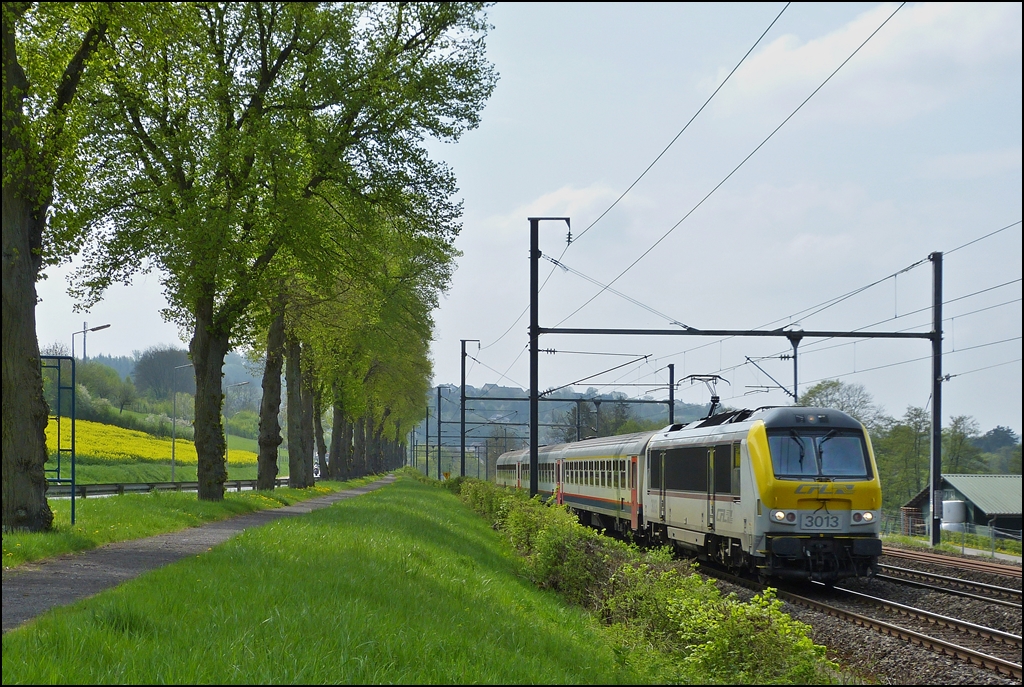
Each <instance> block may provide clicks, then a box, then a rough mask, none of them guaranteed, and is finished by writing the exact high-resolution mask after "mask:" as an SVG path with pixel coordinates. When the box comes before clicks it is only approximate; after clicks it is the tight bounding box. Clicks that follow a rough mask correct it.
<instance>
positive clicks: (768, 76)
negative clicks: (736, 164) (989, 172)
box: [702, 3, 1021, 122]
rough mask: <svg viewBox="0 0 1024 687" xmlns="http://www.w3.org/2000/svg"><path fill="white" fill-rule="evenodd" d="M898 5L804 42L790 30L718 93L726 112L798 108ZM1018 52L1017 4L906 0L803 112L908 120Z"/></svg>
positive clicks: (877, 9) (709, 85)
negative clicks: (913, 0) (910, 1)
mask: <svg viewBox="0 0 1024 687" xmlns="http://www.w3.org/2000/svg"><path fill="white" fill-rule="evenodd" d="M895 7H896V5H895V4H893V3H886V4H882V5H879V6H877V7H875V8H873V9H871V10H868V11H867V12H864V13H863V14H861V15H860V16H858V17H856V18H855V19H853V20H852V21H851V22H849V23H847V24H846V25H845V26H843V27H841V28H839V29H837V30H835V31H833V32H831V33H829V34H826V35H824V36H822V37H820V38H815V39H812V40H807V41H802V40H801V39H800V37H799V36H796V35H794V34H787V35H784V36H781V37H779V38H777V39H775V40H774V41H772V42H771V43H769V44H768V45H767V46H766V47H765V48H764V49H763V50H761V51H760V52H758V53H756V54H755V55H753V56H752V57H751V58H750V59H748V60H747V62H745V63H744V64H743V66H742V67H741V68H740V69H739V70H738V71H737V72H736V74H735V75H734V76H733V81H732V82H731V83H730V84H729V85H728V86H726V88H725V89H723V91H722V93H721V94H719V96H718V98H716V101H717V107H718V110H719V112H721V113H722V114H726V115H736V114H741V113H743V112H747V111H751V110H755V111H762V110H764V109H765V108H772V109H775V108H778V109H779V110H780V111H782V110H787V109H792V108H793V107H795V106H796V105H797V104H799V102H800V101H801V100H803V98H805V97H807V96H808V95H809V94H810V93H811V92H812V91H813V90H814V89H815V88H816V87H817V86H818V85H819V84H820V83H821V82H822V81H824V80H825V78H826V77H827V76H828V75H829V74H830V73H832V71H833V70H835V68H836V67H838V66H839V65H840V64H841V63H842V62H843V60H845V59H846V58H847V57H849V55H850V54H851V53H852V52H853V51H854V50H855V49H856V48H857V46H858V45H860V44H861V43H862V42H863V41H864V39H865V38H867V37H868V36H869V35H871V32H872V31H874V30H875V29H876V28H877V27H878V26H879V25H880V24H881V23H882V21H883V20H884V19H885V17H887V16H889V15H890V14H891V13H892V11H893V10H894V9H895ZM783 21H785V19H784V20H783ZM1020 52H1021V6H1020V4H1018V3H1013V4H1009V3H1008V4H973V3H972V4H960V5H957V4H922V5H908V6H906V7H904V8H903V9H902V10H900V11H899V12H898V13H897V14H896V16H894V17H893V18H892V19H891V20H890V21H889V23H888V24H886V25H885V26H884V27H883V28H882V29H881V30H880V31H879V32H878V33H877V34H876V35H875V36H874V38H872V39H871V40H870V41H869V42H868V43H867V45H865V46H864V48H863V49H862V50H861V51H860V52H859V53H858V54H857V55H856V56H855V57H854V58H853V59H852V60H850V62H849V63H848V64H847V65H846V66H844V67H843V69H842V70H841V71H840V72H839V74H837V75H836V77H835V78H834V79H833V80H832V81H831V82H829V83H828V84H827V85H826V86H825V88H824V89H822V91H821V92H820V93H819V94H818V95H816V96H815V101H816V102H815V101H812V103H813V104H814V107H811V108H810V109H809V110H808V111H806V112H802V113H801V115H800V116H801V117H808V116H817V117H823V118H828V119H836V118H839V119H841V120H850V119H860V118H868V119H873V120H881V121H887V122H896V121H904V120H907V119H910V118H912V117H914V116H915V115H917V114H920V113H922V112H928V111H931V110H934V109H935V108H937V107H939V106H941V105H943V104H945V103H947V102H949V101H950V100H953V99H955V98H957V97H960V96H962V95H964V94H966V93H968V92H970V91H971V90H972V89H974V88H975V87H976V86H977V84H978V83H979V81H981V80H984V79H985V78H986V77H987V71H988V70H989V69H990V68H992V67H994V66H996V65H998V64H999V63H1007V64H1010V65H1014V66H1012V68H1015V69H1018V70H1019V67H1020ZM727 73H728V70H726V69H725V68H723V69H721V70H720V71H719V74H718V76H717V77H716V79H715V81H714V84H712V83H710V82H708V83H706V84H702V85H703V86H704V87H705V88H707V89H708V90H710V89H713V88H714V87H715V85H717V84H718V83H720V82H721V80H722V79H723V78H724V77H725V75H726V74H727ZM822 101H824V102H822Z"/></svg>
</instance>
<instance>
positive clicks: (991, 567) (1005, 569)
mask: <svg viewBox="0 0 1024 687" xmlns="http://www.w3.org/2000/svg"><path fill="white" fill-rule="evenodd" d="M882 555H883V556H892V557H893V558H905V559H907V560H912V561H921V562H924V563H937V564H938V565H946V566H949V567H953V568H961V569H969V570H978V571H981V572H990V573H994V574H996V575H1005V576H1006V577H1021V569H1020V568H1018V567H1015V566H1012V565H1004V564H1002V563H988V562H985V561H976V560H972V559H970V558H960V557H958V556H944V555H942V554H937V553H931V552H928V551H913V550H911V549H895V548H892V547H890V546H883V547H882Z"/></svg>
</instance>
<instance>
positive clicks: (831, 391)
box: [800, 379, 882, 427]
mask: <svg viewBox="0 0 1024 687" xmlns="http://www.w3.org/2000/svg"><path fill="white" fill-rule="evenodd" d="M800 405H804V406H817V407H820V408H835V409H836V410H841V411H843V412H844V413H846V414H847V415H852V416H853V417H855V418H857V419H858V420H860V421H861V422H862V423H864V424H865V425H867V426H868V427H871V426H872V425H873V424H875V423H876V422H877V421H878V420H879V418H880V417H881V416H882V410H881V409H880V408H878V407H877V406H876V405H875V403H874V399H873V398H872V397H871V394H869V393H868V391H867V389H865V388H864V386H863V385H862V384H848V383H846V382H840V381H839V380H837V379H826V380H824V381H822V382H818V383H817V384H815V385H814V386H812V387H811V388H810V389H808V390H807V391H805V392H804V393H803V395H801V396H800Z"/></svg>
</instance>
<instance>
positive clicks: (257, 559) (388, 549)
mask: <svg viewBox="0 0 1024 687" xmlns="http://www.w3.org/2000/svg"><path fill="white" fill-rule="evenodd" d="M646 677H647V676H645V675H643V674H638V673H636V672H633V670H631V669H630V668H628V667H627V666H626V664H625V658H624V657H623V656H622V654H621V653H620V652H619V651H617V650H616V648H615V643H614V642H613V641H612V639H611V635H610V634H609V633H608V632H607V631H606V630H605V629H604V628H603V627H602V626H601V625H600V624H599V622H598V621H597V620H596V619H595V618H593V617H591V616H588V615H587V614H586V613H585V612H583V611H582V610H579V609H576V608H573V607H570V606H568V605H566V603H565V602H563V601H562V600H561V599H560V598H559V597H558V596H557V595H556V594H554V593H553V592H550V591H541V590H538V589H537V588H536V587H535V586H534V585H533V584H531V583H530V582H529V581H528V579H527V576H526V575H525V570H524V567H523V562H522V560H521V559H519V558H518V557H516V556H515V554H514V552H513V551H512V549H511V545H510V544H509V543H508V541H507V539H506V538H504V537H502V536H501V535H500V534H499V533H497V532H495V531H494V530H493V529H492V528H491V527H490V526H489V525H488V524H487V523H486V522H485V521H484V520H482V519H481V518H479V517H478V516H477V515H475V514H474V513H473V512H472V511H470V510H469V509H468V508H466V507H465V506H464V505H462V504H461V503H460V502H459V501H458V499H457V498H456V497H455V496H453V495H452V494H449V493H447V492H446V491H444V490H440V489H438V488H436V487H435V486H431V485H427V484H421V483H419V482H416V481H414V480H411V479H408V478H402V479H400V480H399V481H398V482H397V483H396V484H395V485H393V486H390V487H386V488H384V489H381V490H379V491H376V492H373V493H370V494H367V495H364V496H360V497H358V498H355V499H350V500H347V501H344V502H341V503H339V504H336V505H334V506H332V507H331V508H327V509H324V510H321V511H317V512H315V513H312V514H310V515H307V516H303V517H301V518H288V519H286V520H280V521H277V522H274V523H271V524H269V525H267V526H264V527H260V528H255V529H251V530H248V531H246V532H244V533H243V534H241V535H240V536H238V537H236V538H234V539H232V540H231V541H229V542H227V543H225V544H223V545H221V546H218V547H215V548H214V549H213V550H211V551H210V552H209V553H206V554H203V555H201V556H197V557H195V558H190V559H188V560H185V561H181V562H179V563H176V564H173V565H170V566H167V567H165V568H162V569H159V570H156V571H153V572H151V573H147V574H146V575H143V576H141V577H140V578H138V579H136V580H134V581H131V582H128V583H125V584H122V585H120V586H118V587H117V588H115V589H112V590H109V591H107V592H104V593H102V594H100V595H97V596H95V597H93V598H91V599H87V600H85V601H81V602H79V603H76V604H74V605H73V606H70V607H66V608H62V609H57V610H54V611H51V612H49V613H47V614H45V615H44V616H42V617H41V618H40V619H38V620H37V621H35V622H33V623H32V624H30V625H28V626H26V627H24V628H21V629H17V630H14V631H11V632H8V633H7V634H6V635H4V637H3V681H4V683H12V684H13V683H62V682H71V681H74V682H86V683H97V682H117V683H155V682H161V683H168V682H170V683H187V684H198V683H272V682H273V683H339V682H340V683H459V684H463V683H499V684H523V683H547V684H562V683H591V684H606V683H622V682H628V683H637V682H647V681H649V680H647V679H646Z"/></svg>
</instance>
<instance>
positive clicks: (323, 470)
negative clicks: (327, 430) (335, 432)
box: [313, 391, 331, 479]
mask: <svg viewBox="0 0 1024 687" xmlns="http://www.w3.org/2000/svg"><path fill="white" fill-rule="evenodd" d="M323 415H324V407H323V394H321V393H320V392H319V391H317V392H315V393H314V394H313V437H314V439H316V458H317V461H318V462H319V463H320V479H330V478H331V475H330V465H328V464H327V443H326V442H325V441H324V420H323Z"/></svg>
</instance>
